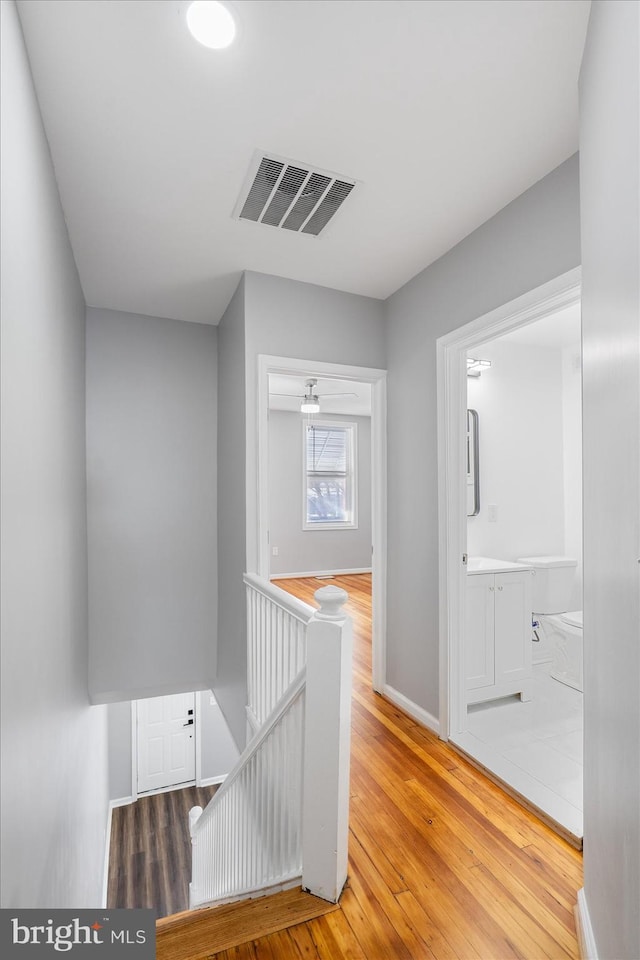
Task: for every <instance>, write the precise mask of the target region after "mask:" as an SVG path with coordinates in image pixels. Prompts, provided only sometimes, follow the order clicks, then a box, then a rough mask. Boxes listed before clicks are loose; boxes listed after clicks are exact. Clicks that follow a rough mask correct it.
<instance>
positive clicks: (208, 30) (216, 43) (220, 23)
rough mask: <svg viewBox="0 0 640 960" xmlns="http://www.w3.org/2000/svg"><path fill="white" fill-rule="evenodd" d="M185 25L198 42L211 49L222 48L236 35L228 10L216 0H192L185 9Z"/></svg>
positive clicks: (233, 22) (234, 24)
mask: <svg viewBox="0 0 640 960" xmlns="http://www.w3.org/2000/svg"><path fill="white" fill-rule="evenodd" d="M187 26H188V27H189V30H190V31H191V34H192V35H193V36H194V37H195V39H196V40H197V41H198V43H201V44H202V45H203V46H205V47H209V48H210V49H211V50H223V49H224V48H225V47H228V46H229V45H230V44H231V43H233V39H234V37H235V35H236V23H235V20H234V19H233V17H232V15H231V12H230V10H229V9H228V8H227V7H226V6H225V5H224V3H219V2H218V0H193V3H191V4H189V8H188V10H187Z"/></svg>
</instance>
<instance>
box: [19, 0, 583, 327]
mask: <svg viewBox="0 0 640 960" xmlns="http://www.w3.org/2000/svg"><path fill="white" fill-rule="evenodd" d="M229 5H230V6H232V8H233V10H234V11H235V13H236V14H237V17H238V19H239V21H240V37H239V40H238V42H237V43H236V44H234V45H233V46H232V47H230V48H228V49H227V50H224V51H212V50H209V49H207V48H205V47H203V46H201V45H199V44H197V43H196V42H195V41H194V40H193V39H192V37H191V36H190V34H189V33H188V32H187V30H186V27H185V12H186V6H187V3H186V2H180V0H81V2H80V0H18V9H19V12H20V17H21V20H22V24H23V29H24V33H25V39H26V43H27V49H28V52H29V57H30V61H31V66H32V70H33V74H34V80H35V84H36V90H37V94H38V98H39V102H40V106H41V110H42V114H43V118H44V123H45V128H46V132H47V136H48V139H49V143H50V147H51V153H52V156H53V162H54V166H55V170H56V175H57V178H58V184H59V188H60V194H61V198H62V204H63V207H64V211H65V216H66V220H67V224H68V227H69V233H70V237H71V243H72V246H73V250H74V254H75V257H76V262H77V265H78V270H79V273H80V279H81V282H82V286H83V290H84V294H85V298H86V300H87V302H88V303H89V304H91V305H93V306H101V307H108V308H111V309H115V310H124V311H131V312H136V313H143V314H149V315H155V316H163V317H174V318H177V319H182V320H190V321H196V322H201V323H218V322H219V320H220V317H221V315H222V313H223V311H224V309H225V307H226V305H227V303H228V301H229V299H230V297H231V295H232V294H233V291H234V289H235V287H236V285H237V282H238V279H239V277H240V275H241V272H242V270H244V269H248V270H255V271H260V272H264V273H272V274H275V275H278V276H283V277H289V278H292V279H296V280H302V281H307V282H311V283H316V284H321V285H324V286H330V287H333V288H335V289H338V290H344V291H349V292H352V293H357V294H364V295H368V296H371V297H376V298H386V297H387V296H389V295H390V294H391V293H393V292H394V291H395V290H396V289H397V288H398V287H400V286H401V285H402V284H404V283H405V282H406V281H407V280H409V279H410V278H411V277H412V276H414V275H415V274H416V273H418V272H419V271H420V270H421V269H423V268H424V267H425V266H426V265H427V264H429V263H431V262H432V261H434V260H435V259H437V258H438V257H440V256H441V255H442V254H443V253H445V252H446V251H447V250H448V249H450V248H451V247H452V246H454V245H455V244H456V243H457V242H458V241H460V240H461V239H462V238H463V237H465V236H466V235H468V234H469V233H470V232H471V231H472V230H474V229H475V228H476V227H477V226H479V225H480V224H481V223H483V222H484V221H485V220H487V219H488V218H489V217H491V216H492V215H493V214H495V213H496V212H497V211H498V210H499V209H501V208H502V207H503V206H504V205H505V204H507V203H508V202H509V201H511V200H512V199H514V198H515V197H516V196H518V195H519V194H520V193H522V192H523V191H524V190H525V189H527V188H528V187H529V186H531V185H532V184H533V183H535V182H536V181H537V180H539V179H541V178H542V177H543V176H544V175H545V174H546V173H548V172H549V171H550V170H551V169H553V168H554V167H555V166H557V165H558V164H559V163H561V162H562V161H563V160H565V159H566V158H567V157H569V156H570V155H571V154H572V153H573V152H575V150H576V149H577V147H578V100H577V78H578V70H579V65H580V59H581V55H582V48H583V45H584V37H585V31H586V22H587V17H588V14H589V2H588V0H234V2H233V3H232V4H229ZM256 150H264V151H268V152H272V153H275V154H277V155H280V156H282V157H286V158H291V159H293V160H297V161H301V162H306V163H309V164H312V165H314V166H316V167H320V168H321V169H325V170H328V171H333V172H335V173H338V174H340V175H343V176H345V177H351V178H354V179H355V180H357V181H358V184H357V186H356V188H355V189H354V190H353V193H352V195H351V196H350V197H349V198H348V199H347V200H346V201H345V203H344V205H343V208H342V209H341V210H340V211H339V213H338V214H337V215H336V217H335V219H334V220H333V221H331V223H330V224H329V226H328V227H327V229H326V231H324V232H323V233H322V235H321V236H320V237H317V238H315V237H308V236H301V235H299V234H296V233H291V232H289V231H285V230H276V229H275V228H272V227H267V226H262V225H258V224H253V223H247V222H242V221H238V220H234V219H233V218H232V216H231V213H232V211H233V208H234V206H235V203H236V200H237V198H238V195H239V192H240V189H241V187H242V185H243V182H244V181H245V178H246V175H247V171H248V168H249V165H250V163H251V160H252V158H253V156H254V153H255V151H256Z"/></svg>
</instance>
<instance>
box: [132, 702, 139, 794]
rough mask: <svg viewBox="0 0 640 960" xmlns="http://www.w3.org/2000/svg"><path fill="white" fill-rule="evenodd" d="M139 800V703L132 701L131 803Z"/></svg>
mask: <svg viewBox="0 0 640 960" xmlns="http://www.w3.org/2000/svg"><path fill="white" fill-rule="evenodd" d="M137 799H138V701H137V700H132V701H131V802H132V803H134V802H135V801H136V800H137Z"/></svg>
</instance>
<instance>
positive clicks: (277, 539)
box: [269, 410, 371, 576]
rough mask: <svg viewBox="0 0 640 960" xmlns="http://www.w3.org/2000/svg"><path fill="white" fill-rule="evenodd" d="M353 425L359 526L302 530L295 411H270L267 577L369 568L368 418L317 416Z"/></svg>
mask: <svg viewBox="0 0 640 960" xmlns="http://www.w3.org/2000/svg"><path fill="white" fill-rule="evenodd" d="M318 419H319V420H321V421H325V420H330V421H331V422H335V423H340V422H343V423H355V424H356V427H357V429H356V433H357V441H356V442H357V470H356V477H357V485H358V527H357V529H356V530H303V528H302V513H303V482H302V467H303V434H302V418H301V416H300V414H299V413H290V412H287V411H284V410H270V411H269V533H270V546H271V547H274V546H277V547H278V556H277V557H274V556H273V555H272V556H271V557H270V562H271V576H277V575H278V574H286V573H288V574H295V573H317V572H320V571H325V572H327V571H334V570H355V569H362V568H363V567H364V568H368V567H371V418H370V417H347V416H331V417H323V416H322V415H319V417H318Z"/></svg>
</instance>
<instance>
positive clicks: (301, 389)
mask: <svg viewBox="0 0 640 960" xmlns="http://www.w3.org/2000/svg"><path fill="white" fill-rule="evenodd" d="M317 379H318V384H317V387H316V388H315V390H314V393H316V394H317V396H318V398H319V400H320V413H318V414H316V417H317V418H318V419H320V420H321V419H322V418H323V417H327V416H332V415H334V414H346V415H347V416H351V417H370V416H371V384H370V383H360V382H359V381H355V380H334V379H329V378H325V377H318V378H317ZM306 381H307V377H295V376H290V375H289V374H282V375H280V374H273V373H270V374H269V409H270V410H289V411H291V412H292V413H298V414H299V413H300V402H301V399H302V397H303V396H304V394H305V393H306V392H307V390H306ZM345 393H346V394H350V396H347V397H344V396H339V397H336V398H335V399H332V394H345Z"/></svg>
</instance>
